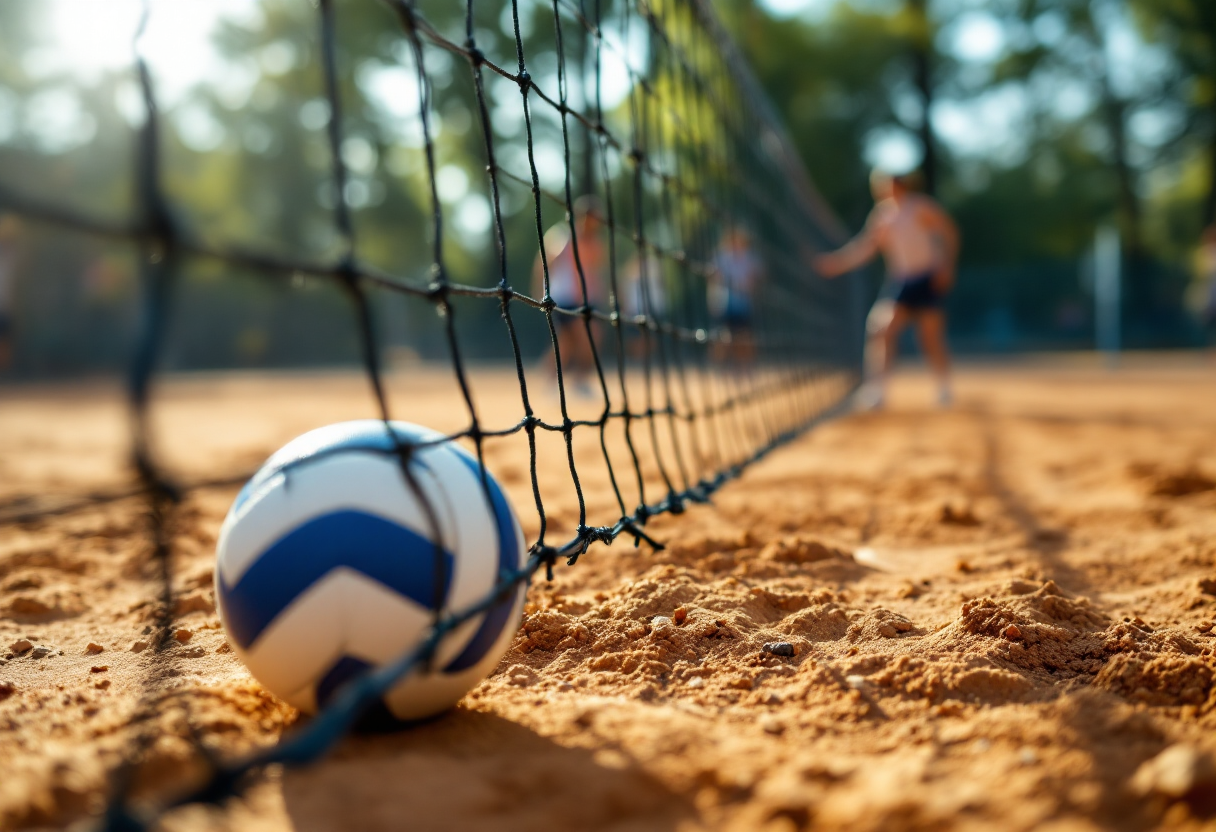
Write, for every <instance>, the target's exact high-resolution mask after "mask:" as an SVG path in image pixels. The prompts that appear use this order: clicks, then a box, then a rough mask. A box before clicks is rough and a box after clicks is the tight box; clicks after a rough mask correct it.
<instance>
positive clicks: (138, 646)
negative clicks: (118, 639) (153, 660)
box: [131, 639, 148, 653]
mask: <svg viewBox="0 0 1216 832" xmlns="http://www.w3.org/2000/svg"><path fill="white" fill-rule="evenodd" d="M146 649H148V642H146V641H144V640H143V639H140V640H139V641H137V642H135V643H134V644H132V645H131V652H132V653H142V652H143V651H144V650H146Z"/></svg>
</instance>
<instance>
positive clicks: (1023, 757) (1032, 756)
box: [1018, 748, 1039, 766]
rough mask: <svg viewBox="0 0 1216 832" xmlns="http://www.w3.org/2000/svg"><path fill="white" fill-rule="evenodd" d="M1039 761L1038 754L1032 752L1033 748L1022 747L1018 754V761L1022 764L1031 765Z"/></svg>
mask: <svg viewBox="0 0 1216 832" xmlns="http://www.w3.org/2000/svg"><path fill="white" fill-rule="evenodd" d="M1038 761H1039V755H1038V754H1036V753H1034V749H1033V748H1023V749H1022V751H1021V753H1019V754H1018V762H1019V763H1021V764H1022V765H1024V766H1032V765H1034V764H1035V763H1037V762H1038Z"/></svg>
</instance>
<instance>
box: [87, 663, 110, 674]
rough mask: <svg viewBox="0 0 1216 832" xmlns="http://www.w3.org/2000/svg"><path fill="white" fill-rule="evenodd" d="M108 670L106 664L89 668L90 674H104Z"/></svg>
mask: <svg viewBox="0 0 1216 832" xmlns="http://www.w3.org/2000/svg"><path fill="white" fill-rule="evenodd" d="M109 669H110V666H109V665H108V664H100V665H93V666H92V667H90V668H89V672H90V673H105V672H106V671H107V670H109Z"/></svg>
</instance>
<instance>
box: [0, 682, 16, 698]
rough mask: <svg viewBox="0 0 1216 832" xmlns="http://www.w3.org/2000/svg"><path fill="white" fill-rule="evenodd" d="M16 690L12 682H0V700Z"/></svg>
mask: <svg viewBox="0 0 1216 832" xmlns="http://www.w3.org/2000/svg"><path fill="white" fill-rule="evenodd" d="M16 692H17V686H16V685H14V684H13V683H12V682H0V702H3V701H4V700H5V699H8V698H9V697H10V696H12V695H13V694H14V693H16Z"/></svg>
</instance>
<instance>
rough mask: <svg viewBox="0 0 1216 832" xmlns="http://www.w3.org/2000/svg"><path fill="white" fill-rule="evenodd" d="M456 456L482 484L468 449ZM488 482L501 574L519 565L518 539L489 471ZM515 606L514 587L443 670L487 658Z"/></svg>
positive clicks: (477, 465)
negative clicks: (496, 528)
mask: <svg viewBox="0 0 1216 832" xmlns="http://www.w3.org/2000/svg"><path fill="white" fill-rule="evenodd" d="M457 456H458V457H459V458H460V461H461V462H463V463H464V464H465V465H467V466H468V467H469V470H471V471H472V472H473V475H474V476H475V477H477V482H478V484H480V483H481V481H482V472H481V465H480V463H478V462H477V460H475V459H474V458H473V457H471V456H469V455H467V454H465V453H458V454H457ZM485 482H486V485H487V486H489V491H490V503H491V504H492V505H493V507H494V520H495V521H496V523H497V525H498V574H499V575H500V576H501V575H502V574H503V573H504V572H508V571H510V572H514V571H515V570H517V569H519V539H518V538H517V537H516V536H515V518H514V516H513V515H512V513H511V506H510V504H509V503H507V498H506V496H505V495H504V494H503V493H502V489H501V488H499V487H498V483H497V482H496V481H495V480H494V478H493V477H492V476H490V475H489V472H486V476H485ZM514 607H515V591H514V590H512V591H510V592H508V593H507V594H506V596H505V597H504V598H503V599H502V600H501V601H499V602H498V603H497V604H495V605H494V606H492V607H490V609H489V610H487V611H486V614H485V618H483V619H482V620H481V626H480V627H478V628H477V632H476V633H475V634H474V635H473V638H472V639H471V640H470V641H469V643H468V644H466V645H465V648H464V650H462V651H460V655H458V656H457V657H456V658H454V659H453V660H452V661H451V662H450V663H449V664H448V665H447V667H445V668H444V669H443V670H444V672H445V673H458V672H460V671H462V670H467V669H469V668H470V667H473V666H474V665H476V664H477V663H478V662H480V661H481V660H482V659H483V658H485V655H486V653H487V652H489V650H490V648H491V647H493V646H494V642H496V641H498V636H499V635H501V634H502V629H503V627H505V626H506V624H507V619H508V618H510V616H511V610H512V609H513V608H514Z"/></svg>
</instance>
